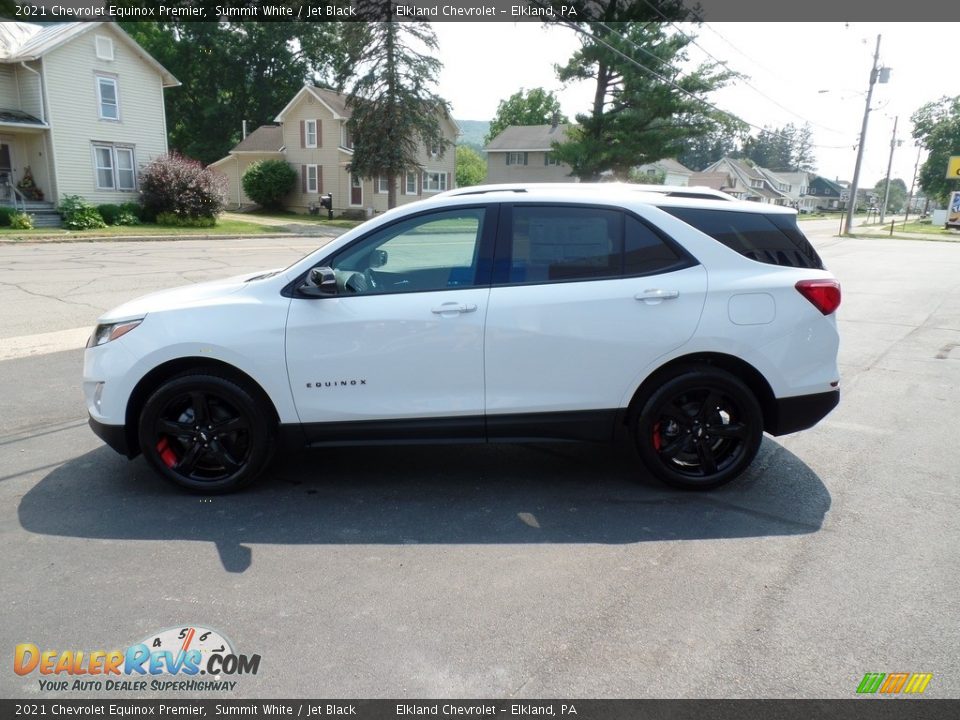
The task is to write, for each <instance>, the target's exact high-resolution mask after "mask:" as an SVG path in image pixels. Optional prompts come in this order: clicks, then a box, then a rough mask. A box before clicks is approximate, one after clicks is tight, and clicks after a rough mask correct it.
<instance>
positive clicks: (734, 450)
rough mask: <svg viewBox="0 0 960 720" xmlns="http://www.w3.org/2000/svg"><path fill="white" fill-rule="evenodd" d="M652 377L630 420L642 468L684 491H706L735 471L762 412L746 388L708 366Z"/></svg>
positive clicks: (747, 453) (749, 450) (747, 456)
mask: <svg viewBox="0 0 960 720" xmlns="http://www.w3.org/2000/svg"><path fill="white" fill-rule="evenodd" d="M658 380H659V387H658V388H657V389H656V390H655V391H654V392H653V393H652V394H650V395H649V396H648V397H647V398H646V400H645V401H644V402H642V407H639V408H638V409H637V411H636V412H635V413H634V416H633V421H632V423H631V427H632V429H633V434H634V440H635V442H636V445H637V450H638V451H639V453H640V457H641V459H642V460H643V463H644V465H645V466H646V467H647V469H648V470H650V472H651V473H652V474H653V475H655V476H656V477H657V478H658V479H660V480H662V481H663V482H665V483H666V484H668V485H671V486H673V487H676V488H681V489H684V490H709V489H711V488H715V487H719V486H720V485H723V484H725V483H728V482H730V481H731V480H733V479H734V478H735V477H737V476H738V475H740V474H741V473H742V472H743V471H744V470H745V469H746V468H747V466H748V465H749V464H750V463H751V462H752V461H753V459H754V457H756V454H757V451H758V450H759V449H760V441H761V440H762V438H763V412H762V411H761V409H760V404H759V403H758V402H757V399H756V397H754V395H753V393H752V392H751V391H750V389H749V388H748V387H747V386H746V385H745V384H744V383H743V382H742V381H740V379H739V378H737V377H736V376H734V375H732V374H730V373H728V372H726V371H724V370H721V369H719V368H714V367H711V366H708V365H703V366H700V365H697V366H689V367H685V368H679V369H678V370H677V371H676V372H674V373H673V374H672V375H668V376H665V377H662V378H658Z"/></svg>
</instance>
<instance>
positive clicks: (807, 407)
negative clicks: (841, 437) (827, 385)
mask: <svg viewBox="0 0 960 720" xmlns="http://www.w3.org/2000/svg"><path fill="white" fill-rule="evenodd" d="M839 402H840V390H839V389H837V390H830V391H829V392H824V393H815V394H813V395H798V396H796V397H788V398H777V399H775V400H774V405H773V413H772V414H773V417H770V418H767V423H766V427H765V428H764V430H766V431H767V432H768V433H770V434H771V435H786V434H787V433H793V432H799V431H800V430H806V429H807V428H811V427H813V426H814V425H816V424H817V423H818V422H820V421H821V420H823V418H825V417H826V416H827V415H828V414H829V412H830V411H831V410H833V409H834V408H835V407H836V406H837V404H838V403H839Z"/></svg>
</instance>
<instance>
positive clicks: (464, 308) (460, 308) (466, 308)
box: [430, 302, 477, 315]
mask: <svg viewBox="0 0 960 720" xmlns="http://www.w3.org/2000/svg"><path fill="white" fill-rule="evenodd" d="M476 309H477V306H476V305H472V304H471V305H464V304H463V303H455V302H448V303H444V304H443V305H441V306H440V307H435V308H432V309H431V310H430V312H432V313H433V314H434V315H446V314H448V313H461V314H462V313H472V312H474V311H475V310H476Z"/></svg>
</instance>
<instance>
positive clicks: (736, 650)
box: [0, 221, 960, 698]
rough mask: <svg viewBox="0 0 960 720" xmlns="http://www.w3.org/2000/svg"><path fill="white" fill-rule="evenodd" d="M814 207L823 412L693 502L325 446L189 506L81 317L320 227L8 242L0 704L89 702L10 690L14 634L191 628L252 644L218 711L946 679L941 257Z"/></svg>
mask: <svg viewBox="0 0 960 720" xmlns="http://www.w3.org/2000/svg"><path fill="white" fill-rule="evenodd" d="M826 224H827V223H818V222H816V221H813V222H810V223H806V224H805V225H804V226H803V229H804V231H805V232H807V233H808V234H810V236H811V239H812V240H813V242H814V244H815V245H816V246H817V248H818V250H819V251H820V252H821V254H822V256H823V258H824V261H825V263H826V264H827V266H828V267H829V269H830V270H832V271H833V272H834V273H835V274H836V275H837V276H838V277H839V279H840V281H841V283H842V285H843V295H844V298H843V305H842V306H841V309H840V311H839V323H840V327H841V334H842V345H841V357H840V360H841V371H842V381H841V388H842V393H843V394H842V400H841V404H840V406H839V408H838V409H837V410H836V411H834V412H833V413H832V414H831V415H830V416H829V417H828V418H827V419H826V420H825V421H824V422H823V423H821V424H820V425H818V426H817V427H816V428H814V429H812V430H810V431H807V432H804V433H799V434H797V435H792V436H786V437H781V438H776V439H773V438H769V437H768V438H766V439H765V440H764V443H763V447H762V449H761V451H760V455H759V456H758V458H757V460H756V461H755V463H754V464H753V466H752V467H751V468H750V470H749V471H748V472H747V473H746V474H745V475H744V476H743V477H742V478H740V479H738V480H737V481H734V482H733V483H732V484H730V485H729V486H726V487H724V488H722V489H720V490H718V491H715V492H712V493H706V494H695V493H678V492H675V491H671V490H669V489H667V488H665V487H664V486H661V485H660V484H658V483H656V482H655V481H653V480H651V479H648V478H645V477H644V476H643V475H642V473H641V471H640V470H639V464H638V463H637V462H636V461H635V460H634V458H633V456H632V453H631V452H630V451H629V450H626V449H624V450H616V449H610V448H608V447H604V446H598V447H591V446H573V445H570V446H568V445H530V446H524V445H520V446H483V445H472V446H450V445H445V446H435V447H391V448H383V449H370V448H362V449H348V448H341V449H324V450H316V451H309V452H302V453H296V454H291V455H288V456H285V457H282V458H280V459H279V461H278V462H277V463H276V464H275V466H274V467H273V469H272V470H271V472H270V473H269V474H268V477H267V478H266V479H265V481H261V482H260V483H258V484H257V485H256V486H254V487H253V488H251V489H250V490H249V491H246V492H243V493H241V494H237V495H231V496H226V497H217V498H204V497H197V496H191V495H187V494H184V493H182V492H180V491H179V490H177V489H175V488H174V487H172V486H170V485H167V484H166V483H165V482H163V481H162V480H161V479H159V478H158V477H157V476H155V475H154V474H153V472H151V471H150V470H149V468H148V467H147V466H146V464H145V463H144V461H143V459H142V458H138V459H137V460H135V461H132V462H130V461H127V460H126V459H125V458H123V457H120V456H118V455H117V454H116V453H114V452H113V451H112V450H110V449H109V448H106V447H105V446H103V445H102V443H101V442H100V441H99V440H98V439H97V438H96V437H95V436H94V435H93V433H92V432H90V430H89V429H88V427H87V425H86V413H85V410H84V407H83V402H82V398H81V394H80V373H81V364H82V350H81V349H80V348H81V347H82V345H83V342H84V341H85V339H86V335H87V334H88V333H89V330H90V328H91V327H92V325H93V323H94V321H95V319H96V317H97V316H98V314H99V313H100V312H102V311H103V310H105V309H108V308H109V307H112V306H114V305H117V304H119V303H120V302H122V301H124V300H127V299H130V298H133V297H135V296H138V295H141V294H143V293H145V292H148V291H150V290H154V289H160V288H164V287H171V286H174V285H178V284H183V283H186V282H196V281H201V280H205V279H211V278H216V277H222V276H227V275H231V274H237V273H240V272H245V271H248V270H256V269H259V268H264V269H266V268H273V267H278V266H284V265H287V264H289V263H290V262H292V261H293V260H295V259H297V258H299V257H301V256H302V255H304V254H305V253H306V252H308V251H309V250H310V249H312V248H313V247H316V245H317V243H318V239H317V238H271V239H255V238H251V239H244V240H202V241H201V240H197V241H179V242H166V241H158V242H143V243H132V242H104V243H97V242H92V243H73V244H26V245H0V268H2V270H0V338H2V339H3V342H2V343H0V408H2V412H0V542H2V547H3V553H2V559H0V577H2V578H3V582H2V584H0V602H2V605H3V607H4V612H3V613H0V637H2V640H3V642H2V644H0V646H2V648H3V652H4V653H6V654H7V655H6V659H5V660H4V662H3V670H0V696H2V697H31V696H33V697H77V696H81V697H82V696H83V695H84V694H83V693H71V692H67V693H61V692H48V691H41V690H40V687H39V684H38V682H37V674H36V673H34V674H33V675H32V676H30V677H26V678H25V677H19V676H17V675H16V674H15V673H14V672H13V671H12V667H11V662H10V661H11V655H12V652H13V647H14V645H16V644H18V643H26V642H31V643H35V644H36V645H38V646H39V647H41V648H49V649H58V650H63V649H77V650H80V649H83V650H111V649H115V648H126V647H127V646H128V645H130V644H132V643H135V642H139V641H140V640H142V639H144V638H146V637H148V636H153V635H155V634H156V633H157V631H159V630H161V629H164V628H170V627H181V626H182V627H187V626H196V627H201V626H202V627H205V628H215V629H217V630H219V631H221V632H222V633H223V634H224V635H225V636H226V637H228V638H229V639H230V640H231V641H232V644H233V647H234V649H235V650H236V651H237V652H240V653H246V654H254V653H256V654H259V655H260V656H261V658H262V661H261V663H260V668H259V672H258V673H257V674H256V675H247V676H238V677H236V678H235V679H236V680H237V686H236V688H235V690H234V691H233V692H232V693H230V695H231V696H234V697H275V698H278V697H291V696H309V697H330V698H332V697H344V698H347V697H431V696H449V697H552V698H576V697H703V696H707V697H838V698H849V697H853V696H854V693H855V690H856V687H857V685H858V683H859V682H860V679H861V678H862V677H863V675H864V673H867V672H925V673H933V679H932V681H931V683H930V685H929V686H928V688H927V690H926V693H925V695H927V696H932V697H960V657H958V654H957V648H958V647H960V595H958V592H957V590H958V588H957V578H958V577H960V513H958V510H960V486H958V480H960V442H958V440H957V433H958V431H957V428H958V427H960V402H958V398H960V392H958V391H960V243H949V242H922V241H896V240H854V239H843V240H841V239H839V238H834V237H831V236H830V233H832V232H835V228H834V225H835V223H833V222H832V221H829V227H826ZM89 694H90V695H91V696H97V697H104V696H105V695H106V694H107V693H104V692H90V693H89ZM194 695H195V696H197V697H211V698H212V696H211V695H210V694H201V693H195V694H194ZM181 696H183V697H189V696H191V693H189V692H186V693H180V694H178V695H177V697H181Z"/></svg>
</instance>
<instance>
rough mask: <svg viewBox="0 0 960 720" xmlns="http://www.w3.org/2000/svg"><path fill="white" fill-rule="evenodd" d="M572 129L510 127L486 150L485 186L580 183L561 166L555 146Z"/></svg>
mask: <svg viewBox="0 0 960 720" xmlns="http://www.w3.org/2000/svg"><path fill="white" fill-rule="evenodd" d="M568 127H569V125H563V124H558V125H510V126H509V127H507V128H505V129H504V131H503V132H501V133H500V134H499V135H497V136H496V137H495V138H493V139H492V140H491V141H490V142H489V143H488V144H487V146H486V148H484V149H485V150H486V151H487V179H486V180H485V182H487V183H490V184H495V183H513V182H578V179H577V178H576V177H572V176H571V173H572V172H573V170H572V169H571V167H570V166H569V165H566V164H564V163H561V162H559V161H558V160H557V159H556V158H555V157H554V156H553V152H552V147H553V143H555V142H563V141H564V140H566V137H567V128H568Z"/></svg>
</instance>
